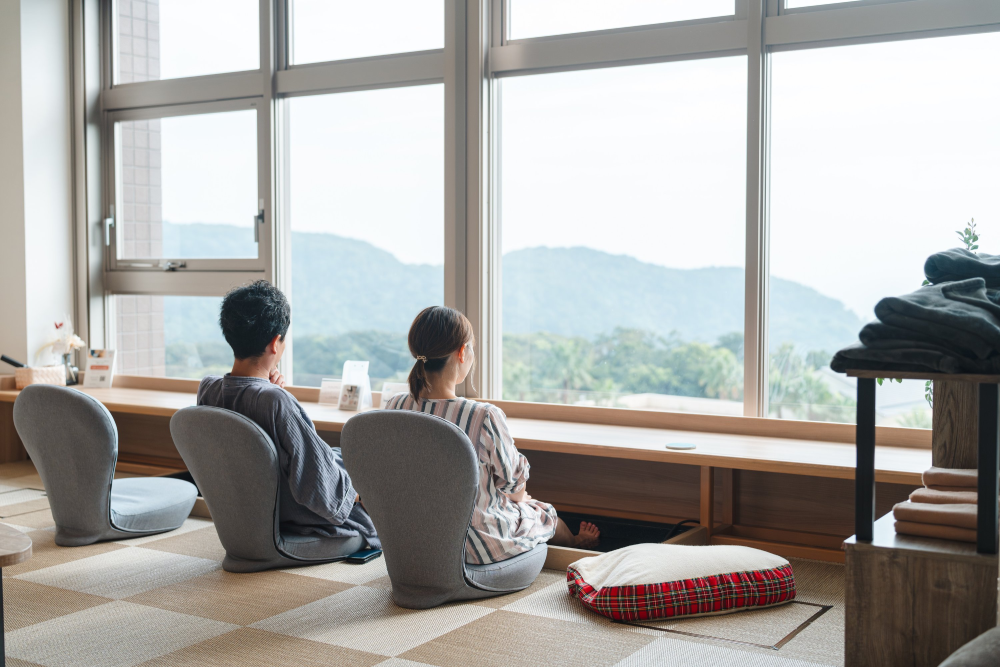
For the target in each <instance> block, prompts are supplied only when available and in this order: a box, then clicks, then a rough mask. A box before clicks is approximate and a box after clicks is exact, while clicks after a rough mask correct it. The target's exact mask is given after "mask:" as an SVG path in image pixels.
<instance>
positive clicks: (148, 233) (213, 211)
mask: <svg viewBox="0 0 1000 667" xmlns="http://www.w3.org/2000/svg"><path fill="white" fill-rule="evenodd" d="M116 136H117V144H118V147H117V149H118V150H117V152H118V165H117V173H118V212H119V213H118V216H117V217H118V223H119V224H120V226H121V228H120V230H119V235H118V246H119V250H118V256H119V258H120V259H125V260H142V259H158V258H164V257H165V258H185V259H201V258H241V257H243V258H246V257H257V243H256V242H255V241H254V229H253V225H254V216H255V215H256V214H257V211H258V209H257V205H258V201H257V112H256V111H253V110H246V111H229V112H225V113H215V114H203V115H197V116H176V117H172V118H162V119H153V120H137V121H123V122H119V123H118V128H117V135H116Z"/></svg>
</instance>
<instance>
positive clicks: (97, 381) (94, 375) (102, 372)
mask: <svg viewBox="0 0 1000 667" xmlns="http://www.w3.org/2000/svg"><path fill="white" fill-rule="evenodd" d="M83 370H84V374H83V386H84V387H87V388H90V389H110V388H111V383H112V381H113V380H114V375H115V351H114V350H90V351H89V352H88V353H87V360H86V363H85V365H84V367H83Z"/></svg>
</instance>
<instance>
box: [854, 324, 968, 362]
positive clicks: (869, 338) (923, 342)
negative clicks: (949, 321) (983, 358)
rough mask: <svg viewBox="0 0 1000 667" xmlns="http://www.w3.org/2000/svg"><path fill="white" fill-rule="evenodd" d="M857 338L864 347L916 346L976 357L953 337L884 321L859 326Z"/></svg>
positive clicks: (966, 356) (893, 347)
mask: <svg viewBox="0 0 1000 667" xmlns="http://www.w3.org/2000/svg"><path fill="white" fill-rule="evenodd" d="M858 338H859V339H860V340H861V342H862V343H864V344H865V347H867V348H869V349H872V350H878V349H883V350H885V349H899V348H907V347H916V348H918V349H931V350H938V351H941V352H945V353H947V354H950V355H952V356H957V357H959V358H962V359H977V358H978V357H977V355H976V352H975V351H974V350H970V349H969V348H967V347H965V346H963V345H961V344H960V343H959V342H957V341H955V340H954V339H944V338H937V337H936V336H933V335H930V334H927V333H925V332H923V331H913V330H911V329H900V328H899V327H894V326H892V325H891V324H885V323H884V322H879V321H875V322H869V323H868V324H866V325H865V326H863V327H862V328H861V332H860V333H859V334H858Z"/></svg>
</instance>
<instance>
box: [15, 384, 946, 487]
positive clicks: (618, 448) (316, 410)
mask: <svg viewBox="0 0 1000 667" xmlns="http://www.w3.org/2000/svg"><path fill="white" fill-rule="evenodd" d="M121 380H122V383H123V384H124V383H126V382H127V383H128V384H130V385H131V384H137V385H139V386H138V387H136V386H116V387H114V388H111V389H82V388H80V389H79V391H83V392H84V393H86V394H89V395H91V396H93V397H94V398H96V399H98V400H99V401H101V402H102V403H103V404H104V405H105V406H106V407H107V408H108V410H110V411H111V412H113V413H123V414H132V415H146V416H156V417H167V418H169V417H171V416H173V415H174V413H176V412H177V411H178V410H181V409H183V408H186V407H189V406H192V405H194V404H195V393H194V391H195V390H196V389H197V386H198V382H197V381H196V380H166V381H165V382H166V383H167V384H165V385H163V386H165V387H168V388H167V389H152V388H146V387H151V386H157V385H159V383H163V382H164V380H163V379H161V378H139V379H136V378H133V377H130V376H123V377H122V378H121ZM115 382H116V384H117V383H118V382H119V378H115ZM291 393H292V394H293V395H297V397H298V398H299V401H300V403H301V404H302V406H303V408H304V409H305V412H306V414H308V415H309V417H310V419H312V421H313V423H314V424H315V425H316V429H317V430H318V431H320V432H325V433H339V432H340V431H341V430H342V429H343V427H344V424H345V423H346V422H347V420H348V419H350V418H351V417H352V416H354V415H355V414H357V413H355V412H345V411H341V410H338V409H337V408H336V407H333V406H329V405H321V404H319V403H316V402H314V401H309V400H308V398H311V397H312V396H311V395H310V394H312V393H315V394H317V397H318V390H315V389H309V388H306V389H302V388H293V389H292V391H291ZM17 395H18V392H17V391H15V390H0V402H13V401H14V400H15V399H16V398H17ZM314 400H315V399H314ZM498 403H499V404H501V405H502V406H503V407H504V408H510V406H511V404H509V403H505V402H498ZM548 407H552V406H548ZM556 407H563V406H556ZM507 412H508V424H509V426H510V432H511V434H512V435H513V437H514V439H515V441H516V442H517V446H518V448H519V449H521V450H522V451H525V452H530V451H540V452H556V453H561V454H576V455H583V456H598V457H607V458H620V459H632V460H638V461H656V462H663V463H675V464H681V465H693V466H712V467H717V468H728V469H733V470H754V471H761V472H776V473H786V474H792V475H808V476H815V477H827V478H834V479H854V468H855V463H856V454H855V447H854V444H853V440H852V441H851V442H849V443H843V442H830V441H824V440H817V439H810V438H792V437H787V435H786V436H785V437H774V436H765V435H760V434H759V431H758V430H757V428H756V425H752V426H753V428H751V429H750V430H751V433H749V434H741V433H733V432H731V430H732V429H731V428H729V426H727V430H726V432H710V431H708V430H706V429H707V425H708V424H711V423H712V421H713V420H717V419H718V420H725V419H729V420H733V419H736V420H740V419H746V418H734V417H730V418H723V417H712V416H707V415H684V417H697V419H698V420H699V422H698V423H699V428H696V429H693V430H686V429H679V428H653V427H649V426H637V425H616V424H595V423H576V422H570V421H564V420H556V419H540V418H525V417H521V416H515V415H516V414H518V413H517V412H516V411H514V410H509V409H508V410H507ZM630 412H631V411H630ZM511 413H513V414H511ZM532 413H533V414H541V413H538V412H537V411H532ZM560 416H562V414H560ZM675 416H676V415H675ZM753 421H756V422H760V421H772V422H776V421H777V420H753ZM727 424H729V422H727ZM777 425H778V426H779V427H780V426H782V425H781V424H780V423H779V424H777ZM820 426H845V427H849V429H850V431H851V432H852V433H853V431H854V427H853V426H850V425H828V424H823V425H820ZM896 430H912V429H896ZM926 435H927V438H928V440H929V437H930V434H929V432H928V433H927V434H926ZM671 442H685V443H692V444H694V445H696V448H695V449H693V450H686V451H675V450H668V449H666V445H667V444H668V443H671ZM880 442H882V440H880ZM930 454H931V453H930V450H929V449H918V448H910V447H894V446H881V445H880V446H879V447H877V448H876V454H875V466H876V473H875V478H876V480H877V481H880V482H890V483H895V484H912V485H914V486H919V485H920V483H921V480H920V475H921V473H923V471H925V470H927V468H929V467H930V465H931V455H930Z"/></svg>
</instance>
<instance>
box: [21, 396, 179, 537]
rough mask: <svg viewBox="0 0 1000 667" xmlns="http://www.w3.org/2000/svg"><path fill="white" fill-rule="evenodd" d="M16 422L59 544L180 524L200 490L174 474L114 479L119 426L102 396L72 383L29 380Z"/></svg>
mask: <svg viewBox="0 0 1000 667" xmlns="http://www.w3.org/2000/svg"><path fill="white" fill-rule="evenodd" d="M14 427H15V428H16V429H17V434H18V435H19V436H20V437H21V441H22V442H23V443H24V448H25V449H27V450H28V455H29V456H30V457H31V461H32V463H34V465H35V468H36V469H37V470H38V474H39V476H40V477H41V478H42V484H44V485H45V492H46V493H47V494H48V497H49V506H50V507H51V509H52V518H53V519H54V520H55V522H56V536H55V542H56V544H58V545H60V546H64V547H78V546H83V545H85V544H93V543H94V542H100V541H102V540H122V539H127V538H130V537H142V536H144V535H152V534H155V533H164V532H167V531H169V530H174V529H175V528H178V527H180V525H181V524H182V523H184V520H185V519H186V518H187V517H188V515H189V514H190V513H191V508H192V507H194V501H195V498H196V497H197V496H198V490H197V489H196V488H195V487H194V485H193V484H191V483H190V482H185V481H184V480H180V479H171V478H168V477H133V478H129V479H114V475H115V463H116V461H117V459H118V428H117V427H116V426H115V422H114V419H112V418H111V413H109V412H108V410H107V408H105V407H104V405H102V404H101V402H100V401H98V400H97V399H95V398H93V397H91V396H88V395H87V394H84V393H83V392H80V391H76V390H74V389H67V388H66V387H54V386H48V385H32V386H30V387H25V388H24V389H23V390H22V391H21V393H20V394H19V395H18V397H17V400H16V401H15V402H14Z"/></svg>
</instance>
